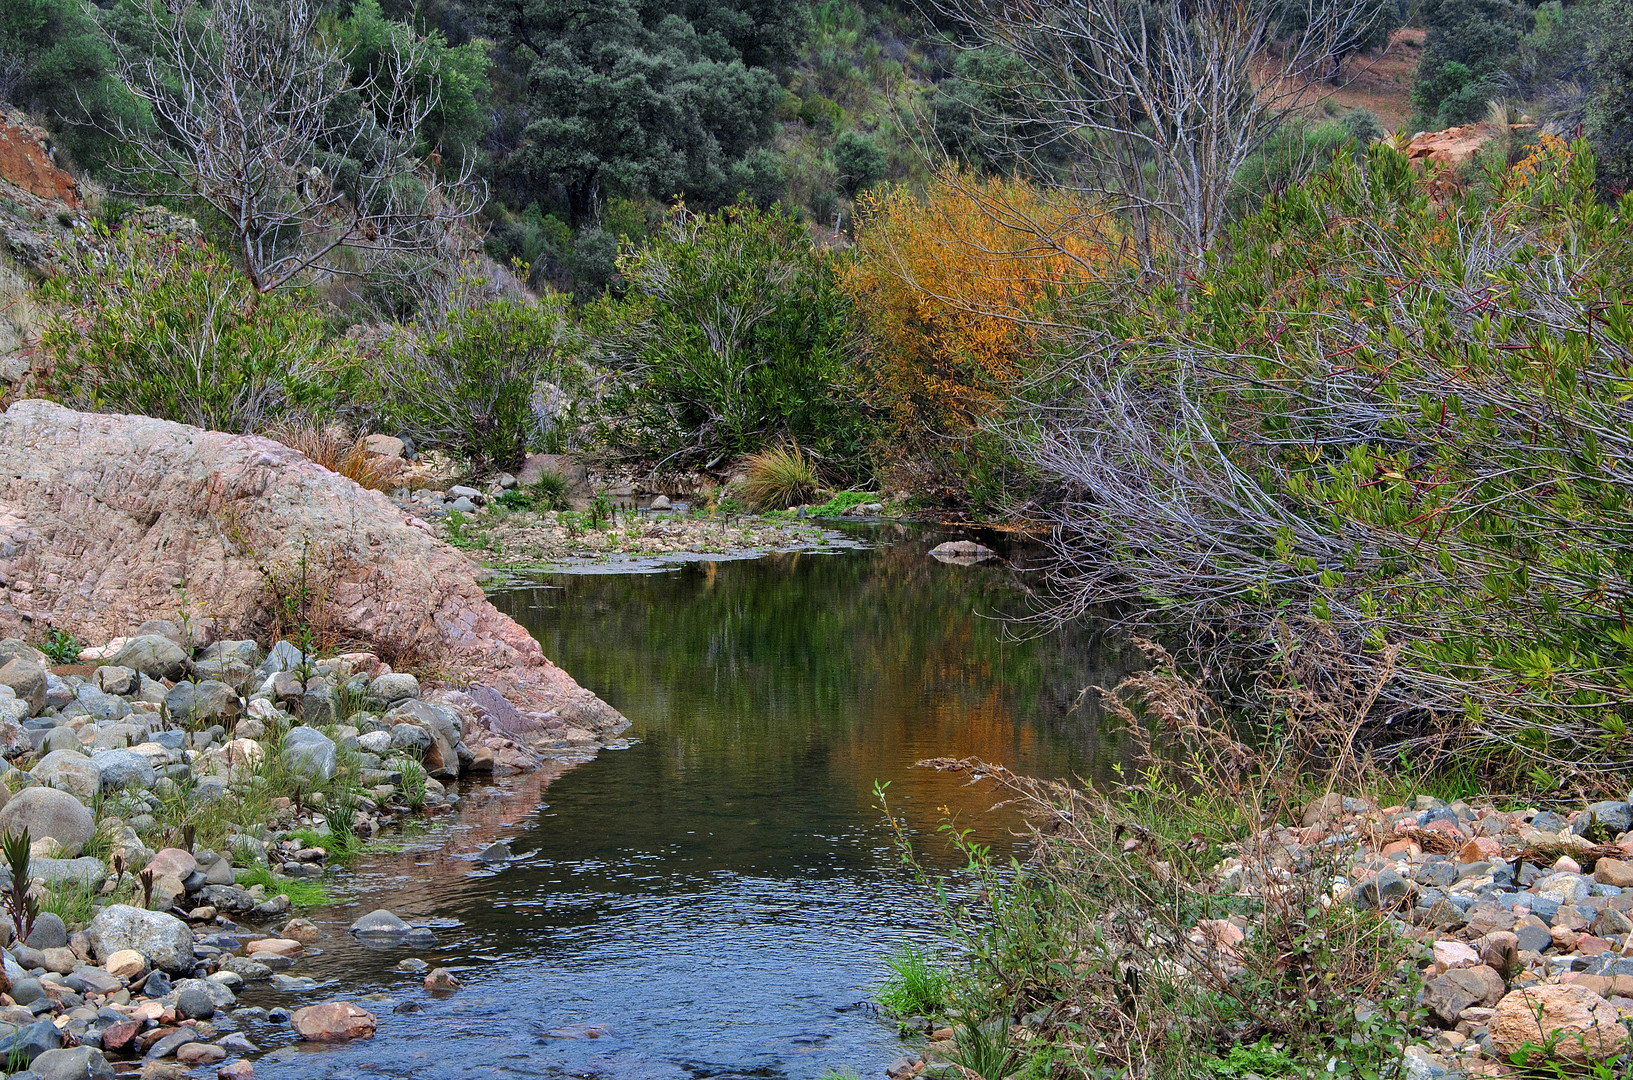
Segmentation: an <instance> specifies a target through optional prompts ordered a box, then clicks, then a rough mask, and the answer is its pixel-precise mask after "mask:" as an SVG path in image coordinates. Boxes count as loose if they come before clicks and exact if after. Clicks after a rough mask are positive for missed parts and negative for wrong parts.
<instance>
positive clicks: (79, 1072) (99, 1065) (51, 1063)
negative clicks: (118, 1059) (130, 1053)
mask: <svg viewBox="0 0 1633 1080" xmlns="http://www.w3.org/2000/svg"><path fill="white" fill-rule="evenodd" d="M29 1070H30V1071H31V1072H33V1073H35V1074H37V1075H38V1076H39V1077H40V1080H114V1071H113V1066H112V1065H109V1064H108V1059H107V1058H105V1057H103V1056H102V1051H100V1050H98V1049H96V1048H95V1047H94V1046H76V1047H73V1048H72V1049H68V1050H47V1051H45V1053H43V1054H41V1055H40V1056H39V1057H37V1058H35V1059H34V1060H33V1061H32V1062H30V1063H29Z"/></svg>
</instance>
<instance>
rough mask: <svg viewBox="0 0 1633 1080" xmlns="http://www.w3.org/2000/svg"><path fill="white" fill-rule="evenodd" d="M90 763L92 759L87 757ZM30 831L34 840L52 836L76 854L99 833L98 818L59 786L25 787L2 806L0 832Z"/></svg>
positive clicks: (64, 849)
mask: <svg viewBox="0 0 1633 1080" xmlns="http://www.w3.org/2000/svg"><path fill="white" fill-rule="evenodd" d="M84 760H85V763H86V764H90V759H89V758H85V759H84ZM24 829H27V830H28V835H29V838H30V839H31V840H40V839H43V838H45V837H50V838H51V839H52V840H55V841H56V842H57V844H58V845H59V846H60V847H61V849H62V854H63V855H64V856H69V857H71V856H73V855H77V854H78V853H79V849H80V848H82V847H84V846H85V845H86V844H88V843H90V842H91V837H93V836H95V835H96V821H95V820H94V819H93V818H92V817H91V812H90V811H89V810H87V809H85V806H84V804H83V803H81V802H80V801H79V800H78V799H76V798H74V797H73V796H72V795H70V794H68V792H66V791H58V790H57V789H56V788H49V787H31V788H25V789H23V790H22V791H19V792H18V793H17V794H15V795H13V796H12V797H11V798H10V799H9V800H7V802H6V805H5V806H3V807H0V834H5V833H20V832H22V831H23V830H24Z"/></svg>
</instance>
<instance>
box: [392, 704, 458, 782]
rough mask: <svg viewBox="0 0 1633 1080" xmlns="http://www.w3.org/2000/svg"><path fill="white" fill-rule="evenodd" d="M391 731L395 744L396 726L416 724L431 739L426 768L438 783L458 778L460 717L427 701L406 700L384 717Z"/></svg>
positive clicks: (394, 743) (426, 752)
mask: <svg viewBox="0 0 1633 1080" xmlns="http://www.w3.org/2000/svg"><path fill="white" fill-rule="evenodd" d="M385 720H386V722H387V723H389V724H391V725H393V726H392V729H391V735H392V744H393V745H396V742H397V726H398V725H401V724H413V725H415V726H417V727H420V728H422V729H424V730H425V732H426V733H427V734H429V735H430V736H431V743H430V745H429V746H427V747H426V748H425V769H426V771H427V772H429V773H430V774H431V775H432V776H434V777H436V778H437V779H439V780H450V779H457V778H458V776H459V769H460V760H459V749H460V741H459V736H460V727H459V720H458V718H457V717H456V716H455V715H454V714H453V713H451V712H449V711H448V710H447V709H444V708H442V707H440V706H437V705H432V704H430V703H429V702H425V701H412V700H410V701H404V702H401V703H399V704H398V705H397V706H396V707H394V708H393V709H391V710H390V711H389V712H387V713H386V715H385Z"/></svg>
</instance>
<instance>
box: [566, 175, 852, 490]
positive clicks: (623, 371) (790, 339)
mask: <svg viewBox="0 0 1633 1080" xmlns="http://www.w3.org/2000/svg"><path fill="white" fill-rule="evenodd" d="M831 258H832V256H831V255H829V254H828V253H826V252H824V251H822V250H819V249H818V248H816V247H815V246H813V244H812V243H811V240H810V237H809V236H808V235H807V233H806V230H805V227H804V225H802V224H801V223H800V221H799V220H798V219H797V218H796V217H795V216H794V215H793V214H791V213H788V212H786V211H783V210H781V209H773V210H759V209H756V208H754V207H752V206H744V205H740V206H734V207H730V208H728V209H726V210H723V211H721V212H719V213H715V214H697V213H693V212H691V211H689V210H687V209H685V208H684V207H677V208H676V209H675V210H674V211H673V212H672V213H671V214H670V216H669V219H668V221H667V222H666V223H665V225H664V227H663V228H662V229H661V230H660V231H659V233H658V234H657V235H656V236H654V237H653V238H652V240H651V241H650V242H649V243H648V244H647V246H646V247H644V248H640V249H633V250H630V251H628V252H627V253H626V254H625V255H624V256H623V257H622V258H621V259H620V260H619V272H620V274H621V276H622V278H623V285H624V288H625V289H626V293H625V295H624V297H623V298H621V299H609V300H606V301H603V302H602V303H601V304H600V305H599V306H598V307H597V308H595V309H593V310H592V311H590V312H589V313H588V314H587V325H588V327H589V330H590V334H591V337H592V340H593V352H594V354H595V355H596V356H598V357H599V358H600V360H601V361H602V362H603V363H605V364H606V365H607V366H608V367H609V369H610V371H611V372H612V373H613V376H614V378H615V380H616V385H615V388H614V389H613V390H612V392H611V393H610V395H609V397H608V400H607V407H608V409H609V413H608V416H607V423H606V428H605V434H606V437H607V438H608V439H609V440H610V441H611V443H612V444H613V445H615V446H617V447H618V448H620V449H622V450H624V451H626V452H628V453H632V454H637V455H643V456H648V457H651V458H659V459H665V460H669V461H672V462H676V463H685V464H692V465H711V464H718V463H719V462H721V461H725V460H729V459H731V458H735V457H740V456H742V455H744V454H751V453H754V452H755V451H758V450H760V449H763V448H764V447H766V446H767V445H772V444H776V443H778V442H782V441H791V442H794V443H797V444H798V445H799V446H801V447H803V448H804V449H805V450H806V451H807V452H809V453H812V454H814V455H815V456H816V457H817V458H818V459H819V460H821V461H823V462H826V463H833V462H844V463H854V462H855V461H856V459H857V458H858V457H859V455H860V454H861V452H862V444H863V434H864V424H865V419H864V417H863V416H862V414H861V411H860V410H859V409H858V408H857V404H856V400H857V396H856V394H855V393H854V391H853V390H852V388H851V368H850V353H849V350H848V348H847V342H848V341H849V334H850V320H851V310H850V305H849V303H848V302H847V300H846V299H845V297H844V295H843V294H842V293H841V292H840V291H839V289H838V288H837V286H836V284H835V282H834V278H833V274H832V270H831V266H830V261H831Z"/></svg>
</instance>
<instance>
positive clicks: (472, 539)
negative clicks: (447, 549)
mask: <svg viewBox="0 0 1633 1080" xmlns="http://www.w3.org/2000/svg"><path fill="white" fill-rule="evenodd" d="M447 525H448V543H450V544H452V545H453V546H454V547H456V548H459V549H460V550H462V551H470V550H472V549H474V548H479V547H482V546H483V545H484V544H486V542H487V541H486V540H485V538H484V537H483V536H482V534H480V533H478V532H476V531H474V530H471V528H470V526H471V519H470V518H468V517H466V516H465V514H464V513H463V512H462V511H459V510H450V511H448V519H447Z"/></svg>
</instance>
